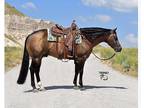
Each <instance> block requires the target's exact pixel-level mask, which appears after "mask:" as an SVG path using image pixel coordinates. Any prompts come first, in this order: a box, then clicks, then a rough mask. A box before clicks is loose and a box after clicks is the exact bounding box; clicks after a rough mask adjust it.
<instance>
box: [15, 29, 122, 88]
mask: <svg viewBox="0 0 144 108" xmlns="http://www.w3.org/2000/svg"><path fill="white" fill-rule="evenodd" d="M116 30H117V28H115V29H107V28H99V27H85V28H79V31H80V35H81V37H82V42H81V43H80V44H77V45H75V52H76V57H75V58H73V59H72V60H74V64H75V75H74V79H73V84H74V87H78V88H84V86H83V80H82V79H83V69H84V65H85V62H86V60H87V58H88V57H89V56H90V54H91V53H92V50H93V48H94V47H95V46H96V45H98V44H99V43H101V42H105V43H107V44H108V45H109V46H110V47H112V48H113V50H114V51H115V52H121V50H122V47H121V44H120V42H119V40H118V37H117V33H116ZM47 37H48V32H47V29H41V30H38V31H35V32H33V33H32V34H30V35H28V37H27V38H26V40H25V46H24V53H23V59H22V65H21V69H20V74H19V77H18V80H17V83H18V84H24V82H25V80H26V77H27V73H28V68H29V61H30V60H29V59H30V57H31V60H32V61H31V65H30V74H31V86H32V88H33V90H43V89H44V87H43V86H42V83H41V79H40V75H39V73H40V67H41V61H42V58H43V57H47V56H53V57H55V58H58V57H59V55H58V53H57V51H56V48H57V43H56V42H49V41H48V40H47ZM63 47H64V46H63V45H61V43H59V48H58V50H60V52H63V50H61V49H63ZM34 74H35V76H36V79H37V85H38V88H36V86H35V80H34ZM78 75H79V85H78V84H77V78H78Z"/></svg>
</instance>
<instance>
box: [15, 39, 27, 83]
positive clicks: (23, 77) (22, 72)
mask: <svg viewBox="0 0 144 108" xmlns="http://www.w3.org/2000/svg"><path fill="white" fill-rule="evenodd" d="M26 41H27V39H26ZM26 41H25V47H24V54H23V60H22V65H21V70H20V74H19V77H18V80H17V83H18V84H23V83H24V82H25V80H26V77H27V73H28V68H29V54H28V51H27V49H26Z"/></svg>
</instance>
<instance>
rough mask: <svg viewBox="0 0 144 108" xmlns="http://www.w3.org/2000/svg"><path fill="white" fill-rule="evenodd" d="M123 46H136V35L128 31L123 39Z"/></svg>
mask: <svg viewBox="0 0 144 108" xmlns="http://www.w3.org/2000/svg"><path fill="white" fill-rule="evenodd" d="M124 46H126V47H137V46H138V37H137V36H136V35H135V34H133V33H130V34H128V35H127V36H126V37H125V39H124Z"/></svg>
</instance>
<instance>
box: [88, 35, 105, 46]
mask: <svg viewBox="0 0 144 108" xmlns="http://www.w3.org/2000/svg"><path fill="white" fill-rule="evenodd" d="M89 42H90V43H91V47H92V48H93V47H95V46H96V45H98V44H100V43H101V42H104V37H102V36H100V37H97V38H96V39H95V40H91V41H89Z"/></svg>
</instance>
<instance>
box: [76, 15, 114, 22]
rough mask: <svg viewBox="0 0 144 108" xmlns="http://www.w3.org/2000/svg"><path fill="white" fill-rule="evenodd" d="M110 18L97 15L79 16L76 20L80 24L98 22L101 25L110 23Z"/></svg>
mask: <svg viewBox="0 0 144 108" xmlns="http://www.w3.org/2000/svg"><path fill="white" fill-rule="evenodd" d="M111 19H112V18H111V17H110V16H109V15H104V14H97V15H95V16H79V17H78V20H80V21H82V22H95V21H96V22H97V21H100V22H102V23H107V22H110V21H111Z"/></svg>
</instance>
